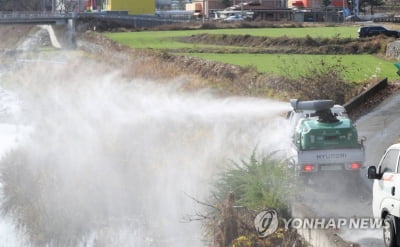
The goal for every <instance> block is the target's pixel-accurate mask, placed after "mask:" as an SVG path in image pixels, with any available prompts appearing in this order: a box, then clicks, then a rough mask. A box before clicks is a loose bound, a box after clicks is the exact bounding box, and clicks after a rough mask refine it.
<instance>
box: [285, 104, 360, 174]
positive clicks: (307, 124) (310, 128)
mask: <svg viewBox="0 0 400 247" xmlns="http://www.w3.org/2000/svg"><path fill="white" fill-rule="evenodd" d="M290 103H291V105H292V107H293V110H292V111H290V112H289V113H288V119H289V121H290V124H291V126H292V129H293V132H294V133H293V150H294V152H293V153H294V160H293V162H292V163H293V165H294V168H295V172H296V174H297V175H300V176H302V177H303V178H305V180H308V179H309V178H311V177H312V176H315V175H317V174H318V175H321V174H322V173H325V174H328V173H329V174H331V175H333V174H334V173H336V174H339V175H340V176H343V175H344V176H346V175H348V176H349V179H348V180H349V181H358V180H359V178H360V175H359V173H360V169H361V168H362V165H363V162H364V146H363V143H362V141H359V140H358V134H357V129H356V127H355V126H354V124H353V123H352V121H351V120H350V119H349V117H348V115H347V113H346V110H345V108H344V107H343V106H340V105H335V104H334V102H333V101H332V100H313V101H299V100H297V99H292V100H290Z"/></svg>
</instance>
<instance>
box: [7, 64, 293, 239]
mask: <svg viewBox="0 0 400 247" xmlns="http://www.w3.org/2000/svg"><path fill="white" fill-rule="evenodd" d="M69 64H70V66H69V68H66V67H65V66H62V65H57V64H54V65H46V67H42V66H40V65H30V66H29V67H26V68H24V69H22V70H20V71H19V72H18V74H16V75H15V76H13V81H12V83H6V85H5V87H6V88H7V89H8V90H11V91H13V92H14V93H15V94H16V95H17V97H18V99H19V101H20V102H21V103H20V107H21V114H20V115H19V116H18V119H17V120H16V121H17V122H18V123H19V124H21V125H30V126H32V128H33V130H32V132H31V133H30V135H29V138H28V139H27V141H26V142H24V143H22V144H21V145H19V147H18V148H17V149H15V150H14V151H13V152H11V153H9V154H8V155H7V156H6V157H5V158H4V159H3V160H2V163H1V168H2V171H3V175H2V183H3V186H4V191H5V194H4V203H3V210H5V211H6V212H8V213H10V214H12V215H13V217H14V218H15V219H16V220H17V221H18V223H22V225H23V226H25V229H26V232H27V233H28V234H29V237H30V239H31V241H32V242H33V243H36V244H37V245H44V244H50V245H54V246H62V245H66V246H68V245H75V246H76V245H77V244H78V243H82V242H83V241H86V242H85V243H86V244H87V245H89V246H103V245H105V246H203V245H204V243H203V242H202V239H203V238H202V231H201V228H200V227H199V225H198V224H195V223H194V224H183V223H181V220H182V218H183V217H184V216H185V214H192V213H193V212H195V210H196V207H197V205H196V203H195V202H194V201H193V200H191V199H190V198H188V197H187V196H186V195H185V193H187V194H189V195H193V196H195V197H197V198H204V197H205V196H206V195H207V193H208V189H209V187H210V184H209V182H210V179H211V177H212V176H213V175H214V174H215V173H216V172H218V171H220V169H221V168H223V167H225V166H226V165H227V164H229V163H230V162H229V160H240V159H243V158H246V157H248V155H249V154H250V153H251V152H252V151H253V150H254V148H255V147H257V150H258V151H259V152H260V153H270V152H273V151H282V150H286V149H287V148H288V147H289V145H290V139H289V135H288V126H287V124H286V121H285V119H283V117H282V113H284V112H285V111H287V110H288V107H289V105H288V104H287V103H280V102H276V101H272V100H265V99H255V98H239V97H237V98H235V97H232V98H220V97H217V96H215V95H213V94H210V93H208V92H207V91H201V92H181V90H179V87H177V83H176V82H175V83H174V82H171V83H164V84H158V83H156V82H151V81H148V80H142V79H135V80H131V81H127V80H126V79H122V78H121V77H120V76H119V75H118V74H117V73H109V74H107V75H104V74H103V73H102V72H101V71H107V68H103V67H102V66H101V65H99V64H94V63H93V64H91V63H90V62H87V61H85V62H80V61H77V60H76V59H75V60H73V61H69ZM88 68H95V69H93V70H91V69H88Z"/></svg>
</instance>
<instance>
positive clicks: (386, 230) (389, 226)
mask: <svg viewBox="0 0 400 247" xmlns="http://www.w3.org/2000/svg"><path fill="white" fill-rule="evenodd" d="M396 221H398V219H397V218H396V217H394V216H392V215H390V214H387V215H386V216H385V218H384V220H383V241H384V242H385V246H386V247H397V242H396V230H395V224H396Z"/></svg>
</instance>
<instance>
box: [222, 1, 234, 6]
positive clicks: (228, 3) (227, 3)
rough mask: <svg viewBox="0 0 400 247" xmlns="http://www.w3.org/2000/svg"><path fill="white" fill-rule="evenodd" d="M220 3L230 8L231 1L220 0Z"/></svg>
mask: <svg viewBox="0 0 400 247" xmlns="http://www.w3.org/2000/svg"><path fill="white" fill-rule="evenodd" d="M222 3H223V4H224V5H225V7H229V6H232V0H222Z"/></svg>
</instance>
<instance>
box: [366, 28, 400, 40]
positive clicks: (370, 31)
mask: <svg viewBox="0 0 400 247" xmlns="http://www.w3.org/2000/svg"><path fill="white" fill-rule="evenodd" d="M381 34H383V35H385V36H387V37H395V38H399V37H400V32H399V31H397V30H390V29H387V28H385V27H383V26H365V27H360V28H359V29H358V37H359V38H365V37H372V36H377V35H381Z"/></svg>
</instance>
